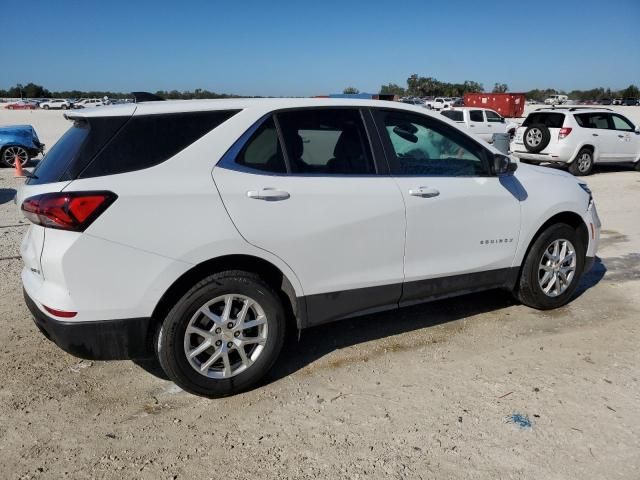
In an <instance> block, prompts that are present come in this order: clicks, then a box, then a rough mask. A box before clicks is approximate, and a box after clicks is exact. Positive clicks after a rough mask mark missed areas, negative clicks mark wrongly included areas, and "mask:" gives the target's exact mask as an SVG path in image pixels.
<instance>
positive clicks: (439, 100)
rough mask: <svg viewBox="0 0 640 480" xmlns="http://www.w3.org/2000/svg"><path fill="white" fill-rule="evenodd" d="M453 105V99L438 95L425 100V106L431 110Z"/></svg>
mask: <svg viewBox="0 0 640 480" xmlns="http://www.w3.org/2000/svg"><path fill="white" fill-rule="evenodd" d="M451 105H453V99H452V98H449V97H436V98H434V99H433V100H427V101H426V102H424V106H425V107H427V108H429V109H431V110H443V109H445V108H451Z"/></svg>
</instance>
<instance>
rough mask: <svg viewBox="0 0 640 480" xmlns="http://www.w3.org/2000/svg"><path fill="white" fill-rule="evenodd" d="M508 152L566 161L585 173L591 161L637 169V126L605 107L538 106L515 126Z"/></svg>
mask: <svg viewBox="0 0 640 480" xmlns="http://www.w3.org/2000/svg"><path fill="white" fill-rule="evenodd" d="M511 153H512V154H513V155H514V156H516V157H518V158H519V159H520V160H524V161H529V162H531V163H540V162H558V163H566V164H568V165H569V171H570V172H571V173H573V174H574V175H589V173H591V170H592V169H593V165H594V164H595V163H633V164H634V165H635V167H636V169H640V163H639V161H640V129H639V128H638V127H637V126H635V125H634V124H633V123H632V122H631V121H630V120H629V119H628V118H627V117H625V116H623V115H620V114H619V113H615V112H612V111H611V110H608V109H605V108H580V107H572V108H557V107H556V108H539V109H537V110H536V111H535V112H531V113H530V114H529V115H528V116H527V118H526V119H525V121H524V122H523V123H522V126H521V127H519V128H518V129H517V130H516V135H515V138H514V140H513V142H512V143H511Z"/></svg>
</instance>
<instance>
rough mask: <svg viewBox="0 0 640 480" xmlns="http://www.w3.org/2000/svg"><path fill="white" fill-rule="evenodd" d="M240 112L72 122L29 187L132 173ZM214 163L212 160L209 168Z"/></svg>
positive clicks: (41, 163) (156, 161) (190, 142)
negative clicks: (71, 125)
mask: <svg viewBox="0 0 640 480" xmlns="http://www.w3.org/2000/svg"><path fill="white" fill-rule="evenodd" d="M238 111H239V110H216V111H208V112H186V113H171V114H158V115H140V116H133V117H92V118H89V119H87V120H84V119H83V120H82V121H76V122H75V123H74V125H73V127H71V128H70V129H69V130H68V131H67V133H65V134H64V136H63V137H62V138H61V139H60V140H59V141H58V142H57V143H56V144H55V145H54V146H53V148H52V149H51V150H50V151H49V152H48V153H47V155H46V156H45V157H44V158H43V159H42V161H41V162H40V164H39V165H38V167H37V168H36V170H35V171H34V175H35V177H34V178H31V179H29V182H28V183H29V184H42V183H50V182H60V181H66V180H73V179H76V178H90V177H99V176H103V175H114V174H116V173H125V172H131V171H134V170H141V169H143V168H149V167H152V166H154V165H158V164H160V163H162V162H164V161H166V160H168V159H169V158H171V157H173V156H174V155H175V154H177V153H178V152H180V151H181V150H184V149H185V148H186V147H188V146H189V145H191V144H192V143H194V142H195V141H196V140H198V139H199V138H201V137H203V136H204V135H206V134H207V133H209V132H210V131H211V130H213V129H214V128H216V127H218V126H219V125H220V124H222V123H223V122H225V121H226V120H228V119H229V118H231V117H232V116H233V115H235V114H236V113H237V112H238ZM213 163H215V162H214V161H213V160H212V164H213Z"/></svg>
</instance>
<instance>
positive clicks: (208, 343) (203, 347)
mask: <svg viewBox="0 0 640 480" xmlns="http://www.w3.org/2000/svg"><path fill="white" fill-rule="evenodd" d="M210 346H211V341H210V340H205V341H204V342H202V343H201V344H200V345H198V346H197V347H196V348H194V349H193V350H191V351H190V352H189V354H188V355H187V356H188V357H189V358H193V357H197V356H198V355H200V354H201V353H202V352H204V351H205V350H206V349H207V348H209V347H210Z"/></svg>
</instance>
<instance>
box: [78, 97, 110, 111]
mask: <svg viewBox="0 0 640 480" xmlns="http://www.w3.org/2000/svg"><path fill="white" fill-rule="evenodd" d="M103 105H104V102H103V101H102V100H101V99H99V98H85V99H83V100H80V101H79V102H76V103H74V104H73V108H75V109H80V108H91V107H102V106H103Z"/></svg>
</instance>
